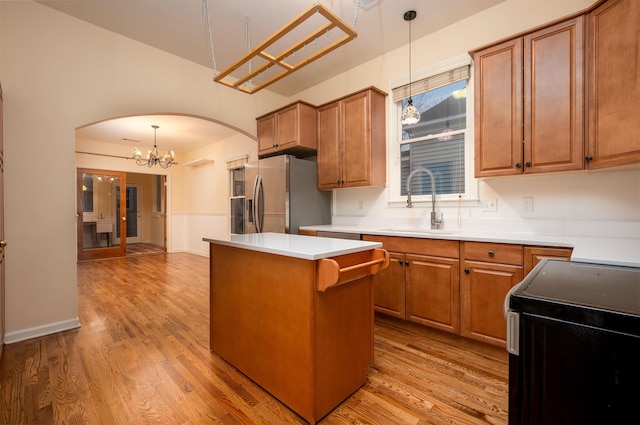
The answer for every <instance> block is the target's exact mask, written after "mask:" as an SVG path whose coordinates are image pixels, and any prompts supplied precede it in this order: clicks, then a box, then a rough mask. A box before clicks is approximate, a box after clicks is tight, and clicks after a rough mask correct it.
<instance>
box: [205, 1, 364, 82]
mask: <svg viewBox="0 0 640 425" xmlns="http://www.w3.org/2000/svg"><path fill="white" fill-rule="evenodd" d="M315 14H320V15H322V16H323V17H324V18H325V19H326V20H327V23H326V24H324V25H323V26H321V27H320V28H318V29H317V30H316V31H314V32H312V33H311V34H309V35H308V36H306V37H304V38H302V39H301V40H300V41H298V42H296V43H294V44H293V45H291V46H290V47H288V48H286V49H285V50H284V51H282V52H281V53H280V54H278V55H276V56H273V55H271V54H269V53H267V52H266V50H265V49H267V48H268V47H269V46H271V45H273V44H274V43H276V42H277V41H278V40H280V39H281V38H283V37H284V36H286V35H287V34H289V33H290V32H292V31H294V30H295V29H296V28H298V27H299V26H300V25H302V24H303V23H304V22H305V21H307V20H308V19H309V18H311V17H312V16H313V15H315ZM334 28H337V29H339V30H340V31H342V32H343V33H344V35H343V36H342V37H340V38H339V39H338V40H336V41H334V42H333V43H331V44H329V45H327V46H325V47H324V48H322V49H320V50H319V51H317V52H316V53H314V54H312V55H310V56H309V57H307V58H306V59H304V60H301V61H300V62H298V63H296V64H289V63H286V62H285V59H286V58H288V57H289V56H291V55H293V54H294V53H295V52H296V51H298V50H300V49H303V48H304V47H305V46H307V45H308V44H310V43H312V42H313V41H314V40H317V39H318V38H319V37H320V36H322V35H324V34H326V33H327V32H329V31H331V30H332V29H334ZM357 36H358V33H357V32H356V31H355V29H353V28H351V27H349V26H348V25H347V24H345V23H344V22H343V21H342V20H341V19H340V18H339V17H338V16H336V15H334V14H333V13H332V12H331V11H330V10H329V9H327V8H325V7H324V6H323V5H321V4H319V3H318V4H314V5H312V6H311V7H309V8H308V9H307V10H305V11H304V12H302V13H301V14H300V15H299V16H297V17H296V18H294V19H293V20H291V21H290V22H289V23H288V24H286V25H285V26H284V27H282V28H281V29H280V30H278V31H277V32H275V33H274V34H272V35H271V36H270V37H269V38H267V39H266V40H265V41H264V42H262V43H261V44H260V45H258V46H256V47H255V48H254V49H253V50H251V51H250V52H249V53H247V54H246V55H245V56H243V57H242V58H240V59H239V60H238V61H236V62H235V63H234V64H233V65H231V66H230V67H229V68H227V69H226V70H224V71H222V72H220V73H219V74H217V75H215V76H214V78H213V80H214V81H216V82H218V83H220V84H224V85H226V86H228V87H231V88H234V89H238V90H241V91H243V92H245V93H249V94H252V93H255V92H257V91H258V90H261V89H263V88H265V87H266V86H268V85H270V84H273V83H275V82H276V81H278V80H280V79H282V78H284V77H286V76H287V75H290V74H291V73H293V72H295V71H297V70H298V69H300V68H302V67H303V66H305V65H308V64H310V63H311V62H313V61H315V60H317V59H319V58H321V57H322V56H324V55H326V54H327V53H329V52H331V51H333V50H335V49H337V48H338V47H340V46H342V45H344V44H346V43H348V42H349V41H351V40H353V39H354V38H356V37H357ZM256 57H259V58H261V59H263V60H265V61H266V62H265V63H264V64H262V65H261V66H259V67H258V68H256V69H255V70H251V69H250V70H249V72H248V73H246V74H244V75H242V76H241V77H239V78H238V79H236V80H235V81H233V82H232V81H229V80H228V79H227V80H225V78H226V77H228V76H229V75H230V74H231V73H232V72H234V71H235V70H237V69H238V68H240V67H241V66H243V65H245V64H246V63H248V62H249V61H251V60H252V59H254V58H256ZM276 67H279V68H280V69H281V70H280V72H277V73H276V74H275V75H274V76H273V77H271V78H269V79H268V80H266V81H264V82H262V83H260V84H257V85H255V86H254V85H253V84H246V83H247V82H251V80H252V79H253V78H255V77H256V76H258V75H259V74H261V73H264V72H265V71H267V70H268V69H269V70H271V69H273V68H276Z"/></svg>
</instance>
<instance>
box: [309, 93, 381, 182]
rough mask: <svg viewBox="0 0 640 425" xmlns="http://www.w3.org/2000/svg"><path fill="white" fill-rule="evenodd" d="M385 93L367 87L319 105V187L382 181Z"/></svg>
mask: <svg viewBox="0 0 640 425" xmlns="http://www.w3.org/2000/svg"><path fill="white" fill-rule="evenodd" d="M385 97H386V93H384V92H382V91H380V90H378V89H376V88H374V87H370V88H368V89H365V90H362V91H360V92H357V93H354V94H351V95H349V96H346V97H343V98H341V99H338V100H335V101H332V102H331V103H327V104H324V105H321V106H319V107H318V189H320V190H329V189H336V188H343V187H358V186H384V185H385V183H386V130H385V129H386V124H385Z"/></svg>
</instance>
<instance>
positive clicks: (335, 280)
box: [317, 249, 389, 292]
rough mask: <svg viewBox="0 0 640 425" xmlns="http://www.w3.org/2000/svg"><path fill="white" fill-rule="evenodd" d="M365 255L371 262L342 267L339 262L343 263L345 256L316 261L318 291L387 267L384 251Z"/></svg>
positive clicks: (380, 250)
mask: <svg viewBox="0 0 640 425" xmlns="http://www.w3.org/2000/svg"><path fill="white" fill-rule="evenodd" d="M367 253H369V255H370V258H371V260H368V261H364V262H361V263H357V264H350V265H346V266H344V267H341V266H340V262H343V261H344V259H345V258H346V256H341V257H336V258H323V259H322V260H320V261H318V286H317V289H318V291H320V292H324V291H326V290H327V289H328V288H330V287H332V286H336V285H342V284H343V283H347V282H351V281H354V280H357V279H360V278H363V277H365V276H368V275H374V274H376V273H378V272H379V271H380V270H384V269H386V268H387V267H388V266H389V254H388V253H387V251H385V250H384V249H374V250H371V251H367Z"/></svg>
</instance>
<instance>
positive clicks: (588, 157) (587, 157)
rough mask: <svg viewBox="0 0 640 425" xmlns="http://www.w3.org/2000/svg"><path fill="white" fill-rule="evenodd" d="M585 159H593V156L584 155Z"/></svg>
mask: <svg viewBox="0 0 640 425" xmlns="http://www.w3.org/2000/svg"><path fill="white" fill-rule="evenodd" d="M584 159H586V160H587V161H593V157H592V156H591V155H587V156H585V157H584Z"/></svg>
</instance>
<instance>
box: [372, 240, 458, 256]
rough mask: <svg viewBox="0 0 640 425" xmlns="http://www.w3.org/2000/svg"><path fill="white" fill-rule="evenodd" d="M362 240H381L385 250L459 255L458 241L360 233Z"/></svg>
mask: <svg viewBox="0 0 640 425" xmlns="http://www.w3.org/2000/svg"><path fill="white" fill-rule="evenodd" d="M362 240H365V241H374V242H381V243H382V246H383V248H384V249H386V250H387V251H395V252H406V253H408V254H423V255H431V256H434V257H447V258H459V256H460V243H459V242H458V241H452V240H445V239H428V238H404V237H400V236H378V235H362Z"/></svg>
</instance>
